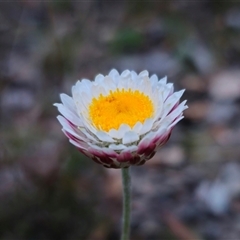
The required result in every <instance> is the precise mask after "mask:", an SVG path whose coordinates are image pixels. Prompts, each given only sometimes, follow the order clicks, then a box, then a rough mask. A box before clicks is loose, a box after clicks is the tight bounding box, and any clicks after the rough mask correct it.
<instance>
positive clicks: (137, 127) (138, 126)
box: [132, 122, 142, 133]
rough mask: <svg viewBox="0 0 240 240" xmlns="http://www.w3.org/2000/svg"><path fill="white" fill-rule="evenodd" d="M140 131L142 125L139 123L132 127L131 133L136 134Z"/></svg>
mask: <svg viewBox="0 0 240 240" xmlns="http://www.w3.org/2000/svg"><path fill="white" fill-rule="evenodd" d="M141 129H142V123H141V122H137V123H136V124H135V125H134V127H133V129H132V130H133V131H134V132H136V133H140V131H141Z"/></svg>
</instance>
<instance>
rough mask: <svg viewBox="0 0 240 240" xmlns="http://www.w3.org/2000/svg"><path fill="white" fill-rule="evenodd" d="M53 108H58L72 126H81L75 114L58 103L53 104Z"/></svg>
mask: <svg viewBox="0 0 240 240" xmlns="http://www.w3.org/2000/svg"><path fill="white" fill-rule="evenodd" d="M54 106H56V107H57V108H58V111H59V112H60V113H61V114H62V115H63V116H64V117H65V118H66V119H68V120H69V121H70V122H72V123H73V124H75V125H77V126H82V125H83V123H82V121H81V119H80V118H79V116H77V115H76V113H74V112H72V111H71V110H69V109H68V108H66V107H65V106H63V105H62V104H60V103H55V104H54Z"/></svg>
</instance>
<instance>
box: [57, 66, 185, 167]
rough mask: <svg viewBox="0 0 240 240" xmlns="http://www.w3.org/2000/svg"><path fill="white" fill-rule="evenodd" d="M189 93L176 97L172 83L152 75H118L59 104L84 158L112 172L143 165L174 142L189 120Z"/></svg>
mask: <svg viewBox="0 0 240 240" xmlns="http://www.w3.org/2000/svg"><path fill="white" fill-rule="evenodd" d="M183 92H184V90H182V91H178V92H174V90H173V84H172V83H167V78H166V77H165V78H163V79H161V80H159V79H158V78H157V76H156V75H153V76H151V77H149V76H148V72H147V71H143V72H141V73H140V74H136V73H135V72H134V71H129V70H125V71H124V72H122V73H121V74H119V73H118V72H117V71H116V70H115V69H113V70H111V71H110V73H109V74H108V75H106V76H103V75H101V74H99V75H97V76H96V78H95V80H94V81H90V80H87V79H83V80H81V81H78V82H77V83H76V84H75V85H74V86H73V87H72V97H70V96H68V95H66V94H61V95H60V97H61V101H62V103H55V104H54V105H55V106H56V107H57V108H58V111H59V112H60V113H61V114H62V116H61V115H59V116H58V117H57V118H58V120H59V122H60V123H61V125H62V127H63V128H62V130H63V132H64V133H65V135H66V136H67V137H68V138H69V141H70V142H71V143H72V144H73V145H75V146H76V147H77V148H78V150H79V151H80V152H82V153H83V154H85V155H87V156H88V157H90V158H91V159H93V160H94V161H95V162H97V163H100V164H102V165H104V166H105V167H108V168H122V167H128V166H130V165H142V164H144V163H145V162H146V161H147V160H149V159H150V158H152V157H153V156H154V154H155V152H156V150H157V149H158V148H159V147H160V146H162V145H163V144H164V143H166V142H167V140H168V139H169V137H170V134H171V131H172V129H173V127H174V126H175V125H176V123H177V122H179V121H180V120H181V119H182V118H183V111H184V110H185V109H186V108H187V106H186V105H185V104H186V101H183V102H182V103H180V98H181V96H182V94H183Z"/></svg>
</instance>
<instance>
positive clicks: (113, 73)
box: [108, 69, 119, 83]
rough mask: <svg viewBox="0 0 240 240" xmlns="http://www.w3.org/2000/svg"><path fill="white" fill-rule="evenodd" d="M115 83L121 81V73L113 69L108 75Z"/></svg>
mask: <svg viewBox="0 0 240 240" xmlns="http://www.w3.org/2000/svg"><path fill="white" fill-rule="evenodd" d="M108 75H109V76H110V77H111V78H112V79H113V81H114V82H115V83H117V82H118V79H119V72H118V71H117V70H116V69H112V70H111V71H110V72H109V74H108Z"/></svg>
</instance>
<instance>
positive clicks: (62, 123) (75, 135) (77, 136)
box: [57, 115, 87, 141]
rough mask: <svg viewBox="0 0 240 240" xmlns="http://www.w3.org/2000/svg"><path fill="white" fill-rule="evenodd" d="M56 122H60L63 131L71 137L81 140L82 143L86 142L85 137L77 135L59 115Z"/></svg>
mask: <svg viewBox="0 0 240 240" xmlns="http://www.w3.org/2000/svg"><path fill="white" fill-rule="evenodd" d="M57 119H58V121H59V122H60V124H61V125H62V127H63V130H64V131H66V132H68V133H70V134H71V135H73V136H74V137H76V138H78V139H80V140H82V141H86V140H87V138H86V137H85V136H83V135H82V134H79V133H78V131H76V130H75V129H74V128H73V127H72V126H71V124H70V123H69V122H68V121H67V120H66V119H65V118H64V117H63V116H61V115H59V116H57Z"/></svg>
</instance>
